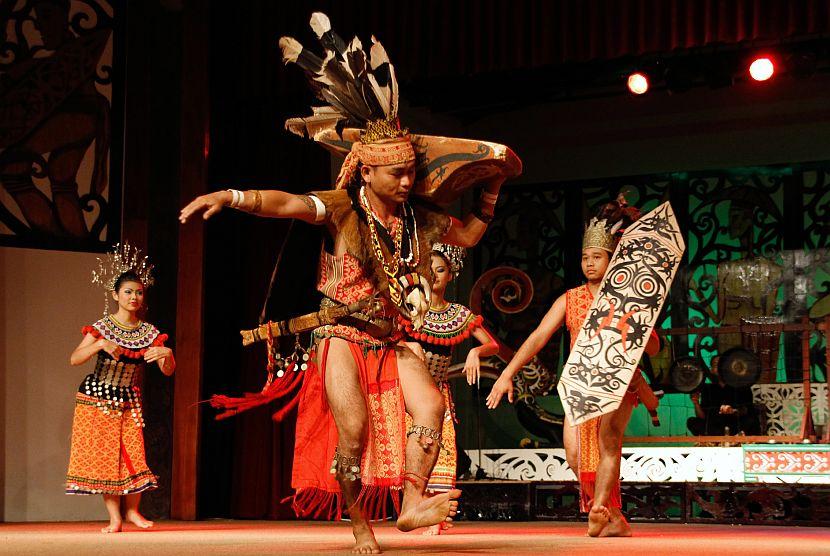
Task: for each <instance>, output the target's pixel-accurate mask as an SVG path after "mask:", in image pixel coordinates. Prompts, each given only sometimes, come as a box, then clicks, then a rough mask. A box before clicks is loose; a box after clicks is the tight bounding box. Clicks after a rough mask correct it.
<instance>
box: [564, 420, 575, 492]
mask: <svg viewBox="0 0 830 556" xmlns="http://www.w3.org/2000/svg"><path fill="white" fill-rule="evenodd" d="M562 443H563V444H564V445H565V459H566V460H568V467H570V468H571V471H573V474H574V478H575V479H576V480H577V481H578V480H579V444H578V440H577V428H576V427H575V426H573V425H571V423H570V421H569V420H568V418H567V417H566V418H565V423H564V425H562Z"/></svg>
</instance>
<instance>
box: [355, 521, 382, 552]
mask: <svg viewBox="0 0 830 556" xmlns="http://www.w3.org/2000/svg"><path fill="white" fill-rule="evenodd" d="M352 534H354V541H355V542H354V548H353V549H352V553H353V554H380V545H378V542H377V541H376V540H375V534H374V533H373V532H372V527H371V525H369V524H368V523H366V524H365V525H352Z"/></svg>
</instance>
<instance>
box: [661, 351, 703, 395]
mask: <svg viewBox="0 0 830 556" xmlns="http://www.w3.org/2000/svg"><path fill="white" fill-rule="evenodd" d="M706 371H707V369H706V363H704V362H703V359H701V358H700V357H680V358H678V359H675V360H674V363H672V365H671V369H669V379H670V380H671V384H672V386H673V387H674V389H675V390H677V391H678V392H682V393H684V394H688V393H690V392H694V391H695V390H697V389H698V388H700V386H701V384H703V381H704V380H706Z"/></svg>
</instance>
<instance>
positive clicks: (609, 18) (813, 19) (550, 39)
mask: <svg viewBox="0 0 830 556" xmlns="http://www.w3.org/2000/svg"><path fill="white" fill-rule="evenodd" d="M224 4H230V3H224ZM235 4H236V3H235ZM239 4H240V5H241V6H242V8H240V9H247V10H248V13H249V14H250V15H251V19H250V21H249V23H248V28H249V29H250V31H251V32H256V31H257V30H259V29H268V30H269V31H270V30H273V33H274V34H272V35H270V36H269V40H271V41H272V42H271V43H270V45H272V46H273V44H274V42H275V41H276V38H277V36H279V35H282V34H290V33H297V32H296V31H295V29H299V34H294V35H293V36H295V37H296V38H297V39H298V40H300V42H302V43H304V44H307V45H309V46H314V47H315V48H316V47H317V45H316V44H315V43H316V40H315V39H314V37H313V35H312V33H311V30H310V29H309V28H308V26H307V22H308V19H309V16H310V15H311V12H312V11H317V10H320V11H324V12H325V13H327V14H328V15H329V17H330V18H331V21H332V27H333V28H334V30H335V31H338V32H339V34H341V35H342V36H343V38H344V39H346V40H349V39H351V37H352V36H353V35H355V34H358V35H359V36H360V38H361V40H364V41H368V39H369V37H370V36H371V35H372V34H374V35H376V36H377V37H378V39H379V40H381V41H382V42H383V44H384V46H385V47H386V49H387V51H388V52H389V53H390V56H391V58H392V61H393V63H394V64H395V65H396V67H397V68H398V69H399V70H400V74H401V75H402V76H404V77H405V78H411V79H421V78H435V77H442V76H457V75H470V74H475V73H489V72H499V71H513V70H520V69H532V68H536V67H543V66H550V65H556V64H561V63H567V62H585V61H588V60H595V59H610V58H617V57H620V56H626V55H639V54H645V53H654V52H669V51H671V50H674V49H683V48H695V47H703V46H708V45H715V44H720V43H724V44H731V43H739V42H751V41H764V40H776V39H782V38H789V37H799V36H805V35H815V34H820V33H827V32H828V31H830V4H828V2H826V0H611V1H609V0H515V1H507V0H454V1H451V2H447V1H445V0H423V1H419V2H389V1H386V0H365V1H353V0H340V1H331V0H320V1H316V2H293V3H286V4H281V5H280V7H279V9H276V8H275V7H274V6H267V4H271V3H270V2H253V1H248V2H244V1H243V2H239ZM217 9H222V8H221V6H219V5H217ZM234 9H235V8H234Z"/></svg>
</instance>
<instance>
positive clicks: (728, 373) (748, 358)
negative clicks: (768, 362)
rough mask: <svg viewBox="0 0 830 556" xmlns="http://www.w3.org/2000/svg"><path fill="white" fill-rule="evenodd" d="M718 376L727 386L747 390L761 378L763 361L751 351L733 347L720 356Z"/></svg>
mask: <svg viewBox="0 0 830 556" xmlns="http://www.w3.org/2000/svg"><path fill="white" fill-rule="evenodd" d="M718 374H719V375H720V378H721V380H723V382H724V383H725V384H726V385H728V386H731V387H732V388H746V387H747V386H752V385H753V384H755V383H756V382H758V379H759V378H760V377H761V361H760V359H758V356H757V355H755V354H754V353H752V352H751V351H749V350H747V349H744V348H742V347H733V348H732V349H728V350H726V351H725V352H723V354H722V355H721V356H720V360H719V361H718Z"/></svg>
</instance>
